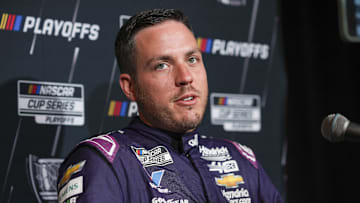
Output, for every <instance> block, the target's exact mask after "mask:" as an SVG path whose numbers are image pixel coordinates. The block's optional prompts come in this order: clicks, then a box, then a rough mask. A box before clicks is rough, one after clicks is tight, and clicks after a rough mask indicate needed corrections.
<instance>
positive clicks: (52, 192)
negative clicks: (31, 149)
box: [26, 154, 64, 203]
mask: <svg viewBox="0 0 360 203" xmlns="http://www.w3.org/2000/svg"><path fill="white" fill-rule="evenodd" d="M26 161H27V172H28V177H29V182H30V185H31V188H32V190H33V192H34V194H35V197H36V199H37V200H38V202H39V203H41V202H48V203H55V202H57V196H58V195H57V177H58V170H59V167H60V164H61V163H62V162H63V161H64V159H61V158H38V157H37V156H35V155H32V154H29V156H28V158H27V159H26Z"/></svg>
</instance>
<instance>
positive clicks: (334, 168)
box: [280, 0, 360, 203]
mask: <svg viewBox="0 0 360 203" xmlns="http://www.w3.org/2000/svg"><path fill="white" fill-rule="evenodd" d="M280 6H281V9H280V10H281V22H282V23H281V25H282V30H283V36H284V55H285V67H286V71H287V77H288V85H289V86H288V108H287V124H286V126H287V133H286V134H287V139H288V158H287V174H288V182H287V202H290V203H300V202H301V203H303V202H327V203H331V202H334V203H335V202H357V201H358V200H357V199H358V191H357V187H354V186H355V185H356V184H357V183H358V182H359V180H360V175H359V170H360V166H359V165H358V164H357V160H358V158H357V156H358V155H360V143H349V142H342V143H330V142H328V141H326V140H325V139H324V138H323V137H322V135H321V131H320V126H321V121H322V119H323V118H324V117H326V116H327V115H328V114H330V113H336V112H338V113H342V114H343V115H345V116H346V117H347V118H349V119H350V120H352V121H354V122H360V105H359V103H360V96H359V94H358V90H359V87H360V80H359V75H360V69H359V65H360V60H359V56H358V54H359V53H360V45H359V44H354V43H348V42H344V41H342V40H341V38H340V34H339V23H338V10H337V1H326V2H324V1H321V2H320V1H310V0H306V1H297V2H296V3H295V2H293V1H281V3H280ZM354 200H356V201H354Z"/></svg>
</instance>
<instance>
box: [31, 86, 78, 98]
mask: <svg viewBox="0 0 360 203" xmlns="http://www.w3.org/2000/svg"><path fill="white" fill-rule="evenodd" d="M74 92H75V88H74V87H66V86H53V85H36V84H31V85H29V88H28V91H27V93H28V94H33V95H45V96H58V97H73V96H74Z"/></svg>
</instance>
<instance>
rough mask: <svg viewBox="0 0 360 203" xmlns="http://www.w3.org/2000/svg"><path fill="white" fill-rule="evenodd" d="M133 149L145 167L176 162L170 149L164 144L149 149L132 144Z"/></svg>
mask: <svg viewBox="0 0 360 203" xmlns="http://www.w3.org/2000/svg"><path fill="white" fill-rule="evenodd" d="M131 149H132V150H133V152H134V153H135V155H136V158H137V159H138V160H139V161H140V163H141V164H142V165H143V166H144V167H149V166H165V165H168V164H172V163H173V162H174V161H173V159H172V157H171V155H170V153H169V151H168V150H167V149H166V147H164V146H157V147H154V148H152V149H149V150H147V149H145V148H136V147H133V146H131Z"/></svg>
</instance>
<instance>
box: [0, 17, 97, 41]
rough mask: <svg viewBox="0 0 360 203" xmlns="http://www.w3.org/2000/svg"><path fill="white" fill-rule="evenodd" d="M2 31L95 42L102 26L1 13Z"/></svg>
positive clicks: (0, 26) (0, 27) (0, 28)
mask: <svg viewBox="0 0 360 203" xmlns="http://www.w3.org/2000/svg"><path fill="white" fill-rule="evenodd" d="M0 22H1V24H0V30H8V31H16V32H19V31H21V30H22V31H23V32H24V33H27V32H32V33H34V34H36V35H47V36H55V37H57V36H61V37H64V38H79V39H86V38H87V39H89V40H91V41H95V40H97V39H98V38H99V32H100V26H99V25H97V24H90V23H80V22H72V21H65V20H59V19H53V18H41V17H34V16H23V15H17V14H10V13H0Z"/></svg>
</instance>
